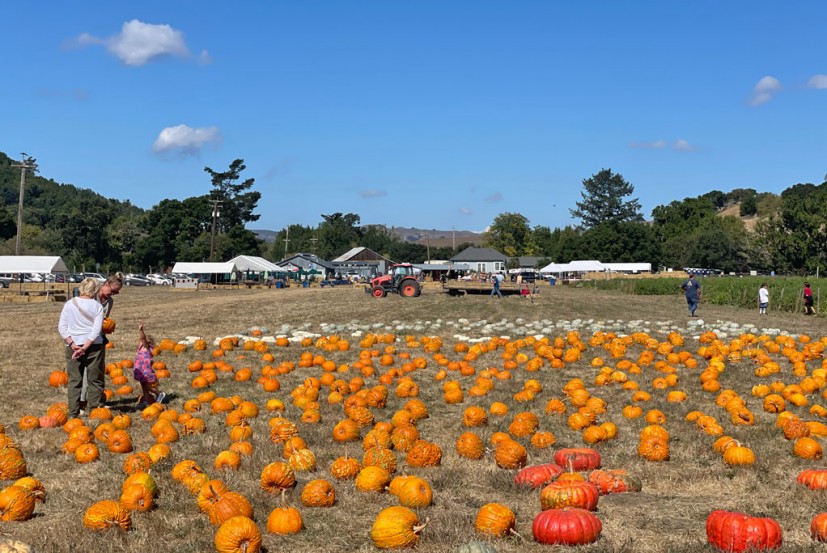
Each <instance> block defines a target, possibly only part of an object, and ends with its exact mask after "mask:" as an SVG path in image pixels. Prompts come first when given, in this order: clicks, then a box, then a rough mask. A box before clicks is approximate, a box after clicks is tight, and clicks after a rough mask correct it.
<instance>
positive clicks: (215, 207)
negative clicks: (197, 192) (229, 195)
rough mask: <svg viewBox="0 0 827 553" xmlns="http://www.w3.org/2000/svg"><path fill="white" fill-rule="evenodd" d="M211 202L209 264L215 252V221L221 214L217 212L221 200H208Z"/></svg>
mask: <svg viewBox="0 0 827 553" xmlns="http://www.w3.org/2000/svg"><path fill="white" fill-rule="evenodd" d="M210 201H211V202H212V233H211V234H210V262H212V256H213V252H214V251H215V220H216V219H218V218H219V217H221V212H220V211H219V210H218V208H219V207H221V200H210Z"/></svg>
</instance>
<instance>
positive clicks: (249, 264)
mask: <svg viewBox="0 0 827 553" xmlns="http://www.w3.org/2000/svg"><path fill="white" fill-rule="evenodd" d="M230 263H235V266H236V267H238V270H239V271H245V272H246V271H251V272H253V273H286V272H287V269H285V268H284V267H281V266H279V265H276V264H275V263H272V262H270V261H267V260H266V259H264V258H263V257H256V256H252V255H239V256H238V257H234V258H233V259H231V260H230Z"/></svg>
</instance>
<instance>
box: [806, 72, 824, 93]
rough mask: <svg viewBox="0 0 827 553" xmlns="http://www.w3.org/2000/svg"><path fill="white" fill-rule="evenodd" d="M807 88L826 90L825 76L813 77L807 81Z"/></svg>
mask: <svg viewBox="0 0 827 553" xmlns="http://www.w3.org/2000/svg"><path fill="white" fill-rule="evenodd" d="M807 86H809V87H810V88H818V89H819V90H820V89H824V88H827V75H813V76H812V77H811V78H810V80H809V81H807Z"/></svg>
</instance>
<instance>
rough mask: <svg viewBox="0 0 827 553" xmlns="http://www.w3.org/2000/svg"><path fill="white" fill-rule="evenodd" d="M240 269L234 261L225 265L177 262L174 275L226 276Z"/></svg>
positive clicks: (173, 270) (173, 269) (173, 268)
mask: <svg viewBox="0 0 827 553" xmlns="http://www.w3.org/2000/svg"><path fill="white" fill-rule="evenodd" d="M237 270H238V267H236V264H235V263H233V262H232V261H225V262H223V263H209V262H205V263H196V262H189V261H176V262H175V265H174V266H173V267H172V272H173V273H187V274H196V275H215V274H218V275H225V274H230V273H232V272H234V271H237Z"/></svg>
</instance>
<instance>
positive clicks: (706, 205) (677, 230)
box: [652, 194, 718, 268]
mask: <svg viewBox="0 0 827 553" xmlns="http://www.w3.org/2000/svg"><path fill="white" fill-rule="evenodd" d="M717 213H718V210H717V208H716V207H715V203H714V197H712V196H710V195H709V194H705V195H703V196H700V197H697V198H685V199H683V200H680V201H677V200H676V201H673V202H671V203H669V204H668V205H660V206H657V207H656V208H655V209H653V210H652V219H653V221H652V229H653V231H654V234H655V240H656V242H657V243H658V244H659V248H660V251H661V252H662V254H663V257H662V261H661V262H662V264H663V265H665V266H667V267H673V268H679V267H689V266H697V265H696V264H694V263H692V255H693V253H692V252H693V251H694V248H695V242H694V238H693V237H694V236H695V235H696V234H697V233H698V232H699V230H700V229H702V228H703V227H704V226H705V225H706V223H707V222H708V221H711V220H713V219H715V218H716V217H717Z"/></svg>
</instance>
